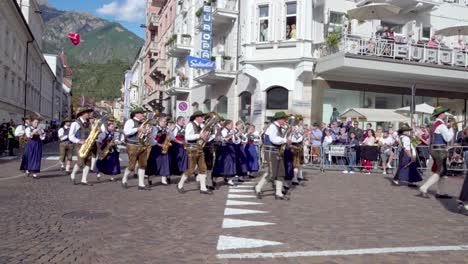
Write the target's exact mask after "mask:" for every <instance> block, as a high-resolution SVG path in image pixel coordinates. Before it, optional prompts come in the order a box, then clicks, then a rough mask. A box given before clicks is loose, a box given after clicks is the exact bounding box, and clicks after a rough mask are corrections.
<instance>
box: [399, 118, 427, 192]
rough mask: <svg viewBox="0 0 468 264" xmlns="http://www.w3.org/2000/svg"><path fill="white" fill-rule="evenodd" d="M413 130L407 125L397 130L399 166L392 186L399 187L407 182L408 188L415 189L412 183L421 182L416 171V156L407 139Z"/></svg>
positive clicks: (409, 140) (419, 175)
mask: <svg viewBox="0 0 468 264" xmlns="http://www.w3.org/2000/svg"><path fill="white" fill-rule="evenodd" d="M411 130H413V129H412V128H411V127H409V126H408V125H403V126H402V127H401V128H400V129H399V130H398V134H399V135H400V143H401V150H400V156H399V160H400V165H399V167H398V171H397V173H396V175H395V177H394V178H393V184H394V185H400V182H402V181H403V182H407V183H408V186H409V187H417V186H416V185H415V184H414V183H415V182H420V181H422V180H423V179H422V177H421V174H420V173H419V171H418V164H417V162H416V155H415V151H413V150H414V147H413V146H412V145H411V139H410V137H409V135H410V131H411Z"/></svg>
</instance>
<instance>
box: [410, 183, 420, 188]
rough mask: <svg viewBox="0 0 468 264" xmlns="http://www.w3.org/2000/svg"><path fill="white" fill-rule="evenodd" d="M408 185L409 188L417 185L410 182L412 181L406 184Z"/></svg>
mask: <svg viewBox="0 0 468 264" xmlns="http://www.w3.org/2000/svg"><path fill="white" fill-rule="evenodd" d="M408 187H410V188H418V186H417V185H416V184H412V183H410V184H408Z"/></svg>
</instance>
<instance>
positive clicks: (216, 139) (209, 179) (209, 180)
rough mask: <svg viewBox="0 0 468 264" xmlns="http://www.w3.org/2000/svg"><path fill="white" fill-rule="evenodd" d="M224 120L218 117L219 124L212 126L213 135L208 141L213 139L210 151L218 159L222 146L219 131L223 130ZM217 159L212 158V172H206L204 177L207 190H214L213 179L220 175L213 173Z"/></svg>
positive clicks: (214, 182)
mask: <svg viewBox="0 0 468 264" xmlns="http://www.w3.org/2000/svg"><path fill="white" fill-rule="evenodd" d="M225 122H226V120H225V119H224V118H223V117H219V122H218V123H217V124H216V125H215V126H214V128H213V135H211V137H210V139H211V138H213V140H211V141H210V144H211V145H212V150H213V152H214V156H215V157H218V156H219V148H220V147H221V145H222V144H223V136H222V135H221V131H222V129H223V128H224V124H225ZM217 160H218V159H217V158H214V161H213V164H212V167H213V171H210V170H208V171H207V175H206V185H207V186H208V189H210V190H214V189H215V186H216V181H215V179H216V178H217V177H219V176H221V175H216V174H215V173H214V167H216V162H217Z"/></svg>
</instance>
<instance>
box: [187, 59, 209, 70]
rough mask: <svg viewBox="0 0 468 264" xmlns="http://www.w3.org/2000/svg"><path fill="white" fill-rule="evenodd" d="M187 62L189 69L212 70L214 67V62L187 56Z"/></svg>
mask: <svg viewBox="0 0 468 264" xmlns="http://www.w3.org/2000/svg"><path fill="white" fill-rule="evenodd" d="M187 60H188V65H189V67H190V68H197V69H208V70H213V69H214V67H215V62H214V61H211V60H204V59H201V58H197V57H193V56H188V58H187Z"/></svg>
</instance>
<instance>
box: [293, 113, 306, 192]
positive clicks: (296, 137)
mask: <svg viewBox="0 0 468 264" xmlns="http://www.w3.org/2000/svg"><path fill="white" fill-rule="evenodd" d="M295 122H296V123H297V124H296V125H295V130H294V133H293V134H292V139H291V141H292V144H291V151H292V153H293V168H294V169H293V173H294V176H293V179H292V184H293V185H299V181H304V180H305V178H304V175H303V172H302V166H303V165H304V146H303V144H304V117H303V116H301V115H297V116H296V120H295Z"/></svg>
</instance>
